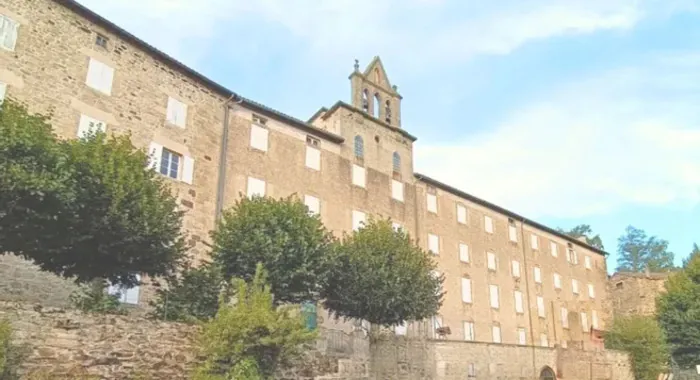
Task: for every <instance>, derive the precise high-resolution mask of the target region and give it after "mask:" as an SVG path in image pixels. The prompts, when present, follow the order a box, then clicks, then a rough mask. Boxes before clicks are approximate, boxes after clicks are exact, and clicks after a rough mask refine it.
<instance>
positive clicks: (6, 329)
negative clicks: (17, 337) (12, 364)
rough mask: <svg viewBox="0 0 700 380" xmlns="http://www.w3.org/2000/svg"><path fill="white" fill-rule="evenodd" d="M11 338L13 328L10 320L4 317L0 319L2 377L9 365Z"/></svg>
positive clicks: (0, 366) (0, 365) (0, 374)
mask: <svg viewBox="0 0 700 380" xmlns="http://www.w3.org/2000/svg"><path fill="white" fill-rule="evenodd" d="M11 338H12V328H11V326H10V322H8V321H6V320H4V319H3V320H0V379H2V378H3V375H4V374H5V371H6V370H7V367H8V365H7V364H8V361H9V360H8V358H9V356H10V344H11Z"/></svg>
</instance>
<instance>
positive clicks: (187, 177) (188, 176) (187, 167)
mask: <svg viewBox="0 0 700 380" xmlns="http://www.w3.org/2000/svg"><path fill="white" fill-rule="evenodd" d="M183 161H184V162H183V164H182V182H185V183H187V184H190V185H191V184H192V179H193V177H194V158H192V157H190V156H184V160H183Z"/></svg>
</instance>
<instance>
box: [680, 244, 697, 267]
mask: <svg viewBox="0 0 700 380" xmlns="http://www.w3.org/2000/svg"><path fill="white" fill-rule="evenodd" d="M696 256H700V247H698V243H693V250H692V251H690V255H688V257H686V258H685V259H683V268H685V267H687V266H688V263H690V261H691V260H692V259H694V258H695V257H696Z"/></svg>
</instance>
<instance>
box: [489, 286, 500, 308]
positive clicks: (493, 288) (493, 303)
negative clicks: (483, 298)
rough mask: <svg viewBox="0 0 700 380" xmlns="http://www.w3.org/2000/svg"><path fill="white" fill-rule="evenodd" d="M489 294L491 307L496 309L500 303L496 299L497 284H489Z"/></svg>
mask: <svg viewBox="0 0 700 380" xmlns="http://www.w3.org/2000/svg"><path fill="white" fill-rule="evenodd" d="M489 296H490V297H489V298H490V301H491V302H490V304H491V307H492V308H494V309H498V308H499V307H500V303H499V301H498V285H489Z"/></svg>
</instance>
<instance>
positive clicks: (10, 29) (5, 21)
mask: <svg viewBox="0 0 700 380" xmlns="http://www.w3.org/2000/svg"><path fill="white" fill-rule="evenodd" d="M0 17H2V23H1V24H0V38H1V39H2V41H0V43H2V47H3V48H5V49H7V50H15V46H16V44H17V34H18V33H17V32H18V31H19V23H18V22H16V21H14V20H12V19H10V18H9V17H7V16H0Z"/></svg>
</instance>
